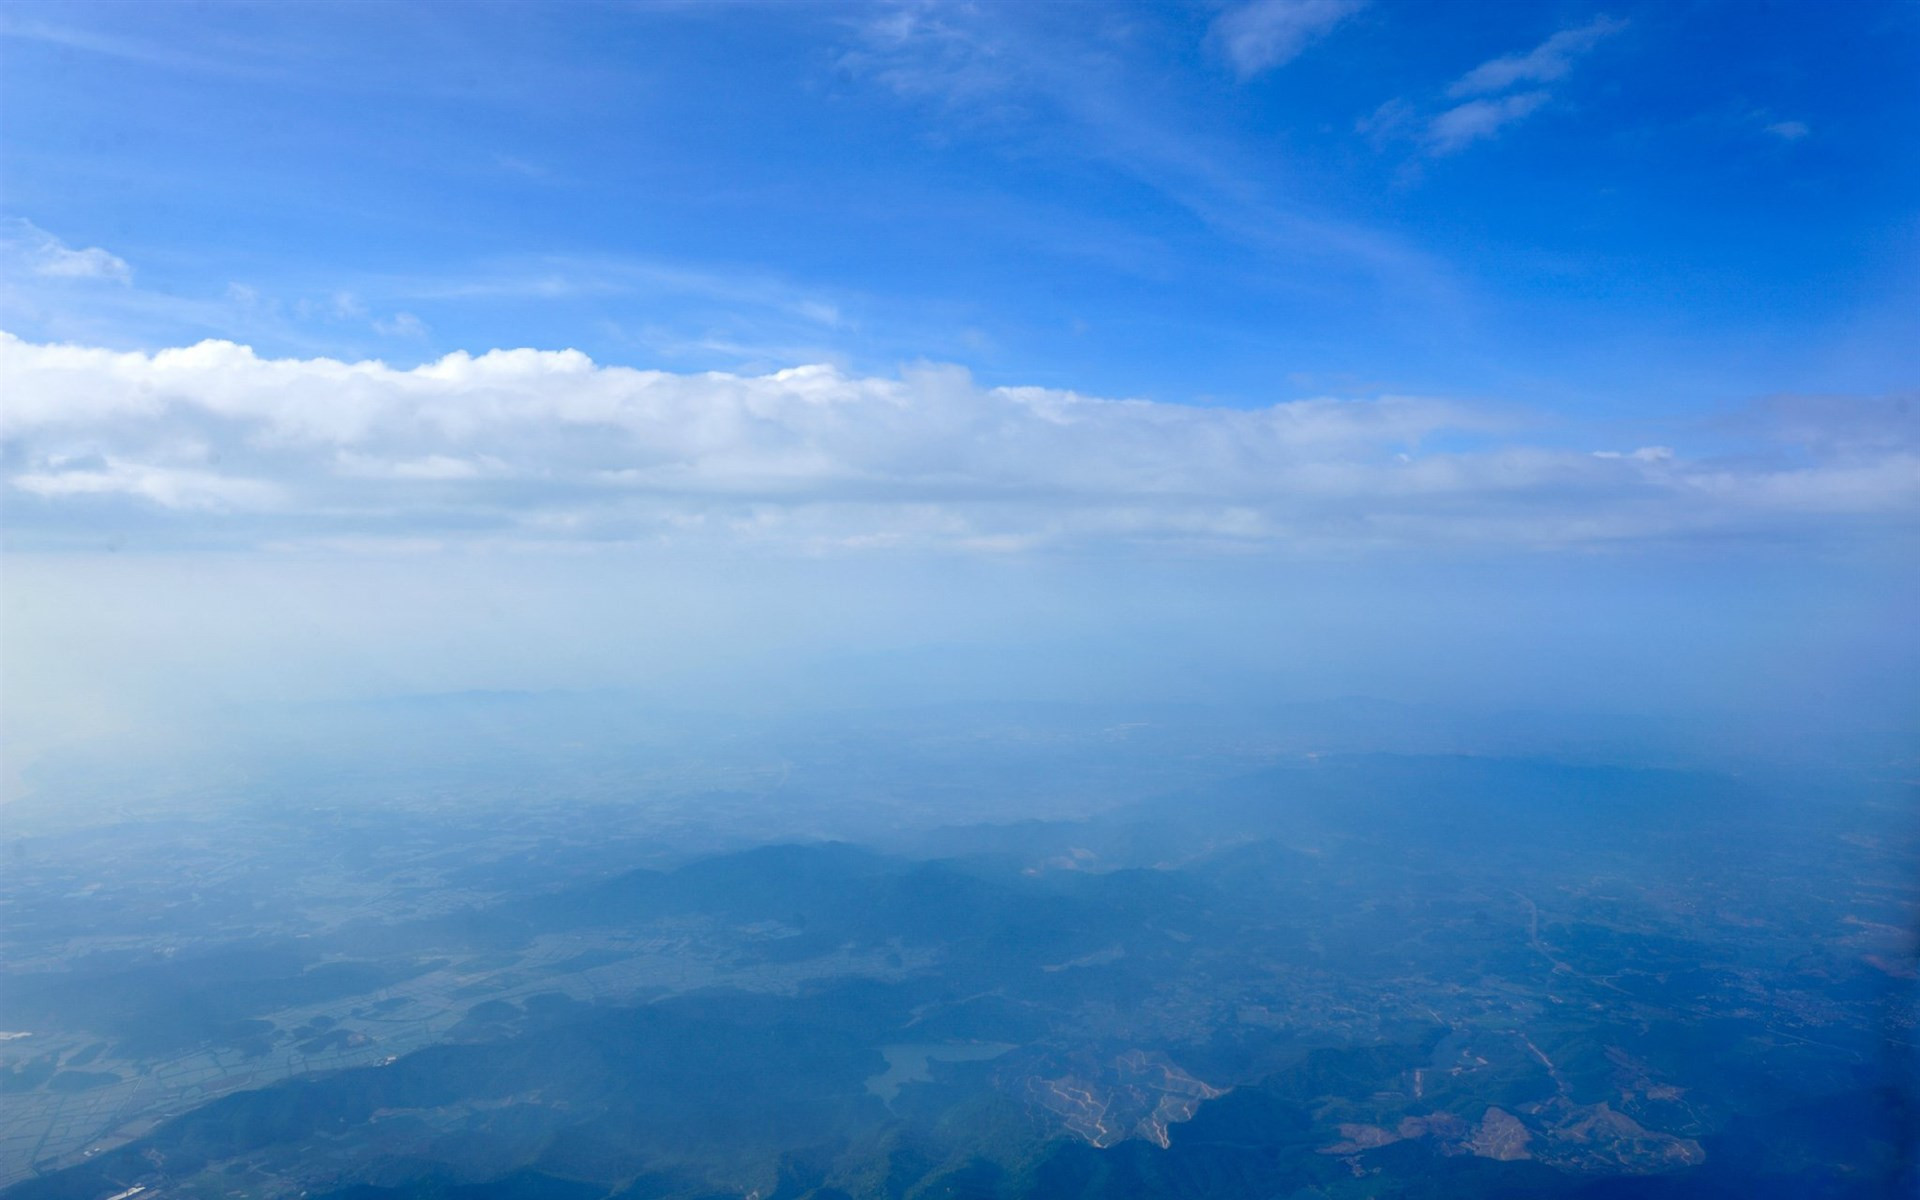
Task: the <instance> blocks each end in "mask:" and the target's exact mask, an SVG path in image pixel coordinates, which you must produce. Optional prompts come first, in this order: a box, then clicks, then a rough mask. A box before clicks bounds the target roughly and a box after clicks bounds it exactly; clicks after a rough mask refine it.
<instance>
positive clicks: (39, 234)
mask: <svg viewBox="0 0 1920 1200" xmlns="http://www.w3.org/2000/svg"><path fill="white" fill-rule="evenodd" d="M0 261H3V262H4V263H5V265H6V268H7V269H8V270H10V271H13V272H18V273H21V274H26V275H36V276H39V277H41V278H43V279H83V280H84V279H97V280H105V281H106V282H109V283H119V284H127V283H132V282H133V268H132V267H129V266H128V265H127V263H126V260H125V259H123V258H120V257H119V256H117V255H114V254H110V253H108V252H107V251H105V250H102V249H101V248H100V247H98V246H85V247H81V248H78V249H76V248H74V247H72V246H69V245H67V243H65V242H64V241H62V240H60V239H59V238H58V237H56V236H54V235H53V234H51V233H48V232H47V231H46V230H44V229H42V228H40V227H39V226H38V225H35V224H34V223H33V222H32V221H28V220H25V219H24V218H20V217H13V218H10V219H8V220H6V221H5V222H0Z"/></svg>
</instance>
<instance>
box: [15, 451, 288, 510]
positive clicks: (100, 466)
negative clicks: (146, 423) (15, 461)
mask: <svg viewBox="0 0 1920 1200" xmlns="http://www.w3.org/2000/svg"><path fill="white" fill-rule="evenodd" d="M9 482H11V483H12V484H13V486H14V487H16V488H19V489H20V490H21V491H23V492H27V493H30V494H32V495H36V496H46V497H53V498H58V497H74V496H135V497H138V498H140V499H143V500H148V501H151V502H152V503H154V504H157V505H159V506H161V507H162V508H175V509H211V510H234V509H253V510H258V509H264V508H268V507H271V506H272V505H273V504H274V502H275V501H276V500H277V498H278V495H279V492H278V489H277V488H275V487H274V486H273V485H272V484H270V483H265V482H262V481H259V480H254V479H244V478H239V477H236V476H232V475H222V474H216V473H215V472H212V471H206V470H196V469H193V468H185V467H173V466H166V465H162V464H158V463H141V462H128V461H126V460H124V459H120V458H116V457H114V456H112V455H108V456H106V457H104V458H103V459H101V460H100V461H99V462H97V463H90V464H88V465H85V466H69V465H67V464H64V463H58V462H56V463H50V464H46V465H44V466H42V467H41V468H39V469H35V470H29V471H23V472H21V473H19V474H17V475H15V476H14V477H13V478H12V479H11V480H10V481H9Z"/></svg>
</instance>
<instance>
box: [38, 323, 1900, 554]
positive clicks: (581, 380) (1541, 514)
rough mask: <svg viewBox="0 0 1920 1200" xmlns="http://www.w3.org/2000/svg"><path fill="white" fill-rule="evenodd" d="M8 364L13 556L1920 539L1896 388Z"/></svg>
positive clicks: (100, 355)
mask: <svg viewBox="0 0 1920 1200" xmlns="http://www.w3.org/2000/svg"><path fill="white" fill-rule="evenodd" d="M0 378H4V379H5V380H6V383H7V392H6V400H5V402H4V407H0V470H4V476H5V495H6V505H7V520H6V528H7V536H8V538H9V540H10V541H11V542H13V543H14V544H15V545H31V544H40V545H59V544H80V545H85V544H90V541H89V539H91V540H92V541H97V540H98V539H99V538H100V537H101V536H102V533H103V531H113V530H124V529H127V528H137V529H138V530H139V531H140V533H139V536H140V537H142V538H143V539H147V541H148V542H149V543H150V544H154V545H158V546H165V545H169V544H200V545H204V544H207V543H209V542H225V543H240V544H249V545H294V544H329V543H348V544H358V545H370V544H378V543H381V542H386V543H391V544H394V545H405V546H416V545H421V544H435V543H439V544H445V543H451V542H468V541H487V542H495V543H525V542H540V543H561V544H567V545H574V546H586V545H592V544H599V543H608V542H665V543H677V544H708V543H715V542H724V543H743V542H744V543H751V544H755V545H765V546H773V547H779V548H783V549H793V550H798V551H803V552H818V551H829V550H873V549H879V548H886V547H900V546H908V547H914V546H919V547H936V548H939V547H944V548H952V549H962V550H974V551H1001V552H1005V551H1019V550H1027V549H1033V548H1039V547H1047V546H1062V545H1083V544H1088V543H1098V542H1113V541H1124V542H1132V543H1138V542H1143V541H1144V542H1161V543H1167V542H1171V543H1177V544H1181V545H1191V546H1196V547H1214V548H1218V547H1228V548H1242V549H1246V548H1253V549H1263V548H1265V549H1294V550H1302V549H1304V550H1328V549H1331V550H1364V549H1367V548H1382V547H1408V546H1419V547H1432V546H1437V545H1447V544H1453V545H1469V546H1486V545H1494V546H1499V547H1506V548H1519V547H1524V548H1575V547H1592V546H1596V545H1609V544H1611V545H1618V544H1623V543H1624V544H1632V543H1639V542H1645V541H1649V540H1658V539H1672V538H1689V537H1733V536H1738V537H1745V538H1753V537H1789V536H1790V537H1796V538H1800V537H1806V536H1829V535H1831V536H1869V537H1881V538H1886V537H1894V538H1904V537H1907V536H1908V535H1909V534H1910V533H1911V530H1912V526H1913V517H1914V514H1915V513H1916V512H1920V434H1917V433H1916V426H1917V425H1920V419H1917V410H1916V406H1915V405H1913V404H1911V403H1909V402H1906V401H1902V400H1897V399H1896V400H1849V401H1847V402H1845V403H1841V402H1838V401H1834V402H1825V401H1820V400H1812V399H1803V400H1800V401H1794V402H1779V403H1775V404H1773V405H1770V406H1767V407H1764V408H1757V409H1755V410H1754V411H1753V412H1752V413H1749V414H1747V415H1746V417H1744V418H1743V420H1742V422H1736V423H1734V424H1733V425H1731V426H1729V427H1728V430H1730V432H1729V431H1727V430H1723V431H1722V432H1721V433H1720V434H1718V435H1714V436H1715V439H1716V442H1717V445H1716V446H1715V447H1714V448H1713V451H1712V452H1701V451H1699V450H1689V449H1687V448H1685V447H1682V448H1680V449H1671V448H1668V447H1665V446H1657V447H1656V446H1635V445H1632V444H1628V445H1624V446H1608V445H1592V446H1569V445H1566V444H1564V439H1560V441H1559V443H1557V444H1548V443H1544V442H1542V441H1541V440H1539V439H1538V438H1536V439H1534V440H1529V439H1528V438H1526V437H1524V436H1521V432H1523V431H1525V430H1527V429H1530V428H1535V429H1537V428H1540V427H1541V426H1540V425H1539V423H1538V422H1534V421H1530V420H1529V419H1527V418H1526V417H1525V416H1524V414H1516V413H1513V412H1502V411H1496V410H1492V409H1488V408H1483V407H1476V406H1470V405H1463V404H1458V403H1454V402H1450V401H1446V400H1441V399H1432V398H1422V397H1408V396H1382V397H1378V398H1373V399H1365V400H1341V399H1313V400H1299V401H1290V402H1287V403H1280V404H1274V405H1271V406H1267V407H1263V408H1254V409H1226V408H1203V407H1196V406H1189V405H1179V404H1167V403H1155V402H1149V401H1139V400H1108V399H1099V398H1093V397H1088V396H1083V395H1078V394H1075V393H1072V392H1065V391H1057V390H1049V389H1042V388H1024V387H1000V388H990V387H982V386H980V385H978V384H977V383H976V382H974V381H973V380H972V379H971V378H970V377H969V376H968V374H967V373H966V372H965V371H963V370H960V369H958V368H954V367H940V366H923V367H916V368H912V369H910V370H907V371H905V372H903V373H902V374H901V375H899V376H898V377H892V378H886V377H863V376H858V375H853V374H848V373H845V372H842V371H840V370H837V369H835V368H832V367H826V366H805V367H797V368H793V369H790V370H784V371H778V372H774V373H771V374H766V375H731V374H720V373H707V374H674V373H668V372H663V371H654V370H637V369H632V368H627V367H616V366H603V365H599V364H596V363H594V362H593V361H592V360H590V359H589V358H587V356H585V355H583V354H580V353H578V352H577V351H570V350H569V351H557V352H555V351H538V350H496V351H492V352H490V353H486V354H482V355H479V356H472V355H468V354H464V353H459V354H452V355H449V356H447V357H445V358H442V359H440V360H438V361H435V362H430V363H427V364H424V365H422V366H419V367H416V368H413V369H398V368H395V367H391V366H388V365H385V364H383V363H380V362H374V361H365V362H341V361H336V360H332V359H326V358H311V359H278V360H270V359H264V358H261V357H259V356H258V355H256V354H255V353H254V352H253V351H252V350H250V349H248V348H247V347H245V346H241V345H236V344H234V343H231V342H223V341H206V342H201V343H200V344H198V345H194V346H189V347H185V348H179V349H169V350H162V351H159V352H157V353H151V354H147V353H123V352H116V351H111V350H106V349H98V348H90V347H84V346H67V345H38V344H32V343H28V342H25V341H22V340H20V339H18V338H14V337H11V336H6V335H0Z"/></svg>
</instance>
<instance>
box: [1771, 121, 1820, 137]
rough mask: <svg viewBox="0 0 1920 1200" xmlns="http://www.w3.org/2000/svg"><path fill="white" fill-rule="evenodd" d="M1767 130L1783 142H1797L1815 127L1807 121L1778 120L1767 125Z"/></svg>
mask: <svg viewBox="0 0 1920 1200" xmlns="http://www.w3.org/2000/svg"><path fill="white" fill-rule="evenodd" d="M1767 132H1768V133H1770V134H1772V135H1773V136H1775V137H1777V138H1779V139H1780V140H1781V141H1783V142H1797V141H1799V140H1800V139H1801V138H1804V137H1806V136H1807V135H1808V134H1810V133H1812V132H1813V129H1812V128H1811V127H1810V126H1808V124H1807V123H1806V122H1805V121H1776V122H1774V123H1773V124H1771V125H1769V126H1767Z"/></svg>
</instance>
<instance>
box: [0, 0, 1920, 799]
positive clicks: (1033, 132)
mask: <svg viewBox="0 0 1920 1200" xmlns="http://www.w3.org/2000/svg"><path fill="white" fill-rule="evenodd" d="M1917 62H1920V7H1916V6H1915V5H1914V4H1912V3H1909V2H1900V0H1886V2H1880V0H1859V2H1857V3H1850V4H1846V5H1832V4H1814V3H1804V4H1797V3H1760V2H1758V0H1742V2H1738V3H1709V2H1697V3H1671V2H1668V3H1658V4H1635V3H1609V4H1604V5H1598V6H1596V5H1590V4H1571V3H1558V2H1547V3H1539V4H1526V5H1522V4H1499V3H1488V4H1474V5H1469V4H1454V5H1436V4H1427V3H1392V2H1389V0H1373V2H1371V3H1369V2H1366V0H1250V2H1241V3H1206V2H1199V0H1195V2H1192V3H1171V2H1170V3H1158V4H1124V3H1112V4H1097V5H1096V4H1067V3H1061V4H987V3H938V2H922V3H870V4H806V3H782V4H753V3H724V2H712V3H697V2H662V3H654V4H633V5H616V4H607V5H590V4H568V5H525V4H501V5H485V4H473V5H463V6H459V7H451V6H443V5H337V4H336V5H303V4H297V3H280V4H271V5H262V4H192V5H186V4H172V3H164V2H162V3H148V4H142V5H130V4H87V3H77V2H76V3H60V4H35V3H30V2H16V3H12V4H9V5H8V6H6V7H5V8H4V9H0V331H3V334H0V388H4V391H5V399H4V401H0V480H3V481H0V505H4V507H0V548H3V552H4V562H3V563H0V565H4V568H5V570H4V574H3V575H0V597H3V598H4V601H5V603H4V607H0V622H3V623H4V624H3V626H0V629H3V631H4V634H5V641H4V644H0V649H4V651H5V666H4V670H5V676H6V685H7V686H6V688H5V690H4V693H0V722H4V723H5V725H6V727H7V729H8V730H9V731H10V733H11V736H12V738H13V740H14V741H15V744H16V745H25V746H29V747H33V748H34V749H32V750H31V751H29V752H16V754H15V760H16V767H15V768H14V769H15V770H16V771H17V763H18V761H19V758H20V755H21V753H27V754H28V755H29V756H31V755H32V754H38V753H41V752H42V750H43V749H44V748H45V747H50V746H54V745H66V744H73V743H74V742H75V741H76V739H80V740H84V739H85V738H86V737H90V736H93V735H95V734H98V733H101V731H105V730H112V729H125V728H129V727H157V726H156V725H155V723H156V722H157V721H159V719H160V715H161V714H177V713H178V712H179V711H183V710H185V709H191V708H194V707H195V706H196V705H202V704H206V705H218V704H225V705H228V706H234V705H239V706H246V705H250V704H255V703H264V702H270V701H271V702H278V701H288V702H295V701H299V700H302V699H304V698H310V697H312V696H315V695H321V694H325V695H337V696H371V695H379V694H387V693H393V692H434V691H441V690H452V689H462V688H498V687H534V688H553V689H566V688H573V687H613V688H627V689H636V688H637V689H642V690H646V689H651V693H650V694H655V695H673V696H681V697H686V696H695V695H698V696H703V697H706V698H707V699H708V700H710V701H711V702H713V703H717V704H722V705H725V704H731V703H737V702H739V700H740V698H741V697H742V696H743V695H747V694H756V695H758V694H765V693H768V692H769V691H777V692H780V693H781V694H783V695H790V696H792V697H794V702H795V703H805V702H806V700H805V697H806V696H808V695H809V694H811V693H810V691H809V689H810V688H813V687H815V686H817V685H818V684H819V682H820V680H821V679H823V678H827V677H831V678H833V679H835V680H836V681H837V682H838V683H839V684H845V682H846V680H847V678H848V672H847V670H846V669H844V667H838V666H836V667H829V666H825V665H823V664H827V663H838V664H844V663H847V662H853V661H858V662H861V663H865V664H868V665H867V666H865V667H862V668H861V670H860V671H859V672H854V673H853V674H854V677H856V678H867V677H869V676H871V677H872V678H874V679H879V678H880V677H881V676H883V675H884V676H885V677H886V678H887V679H889V680H891V681H892V682H889V683H888V684H887V685H886V687H884V688H882V687H880V686H879V685H878V684H877V683H876V684H875V687H874V688H873V689H869V692H868V693H865V694H867V696H868V698H869V699H872V700H875V701H876V702H878V701H879V700H881V699H883V698H884V700H885V702H888V703H893V702H900V698H901V696H902V695H903V694H904V695H907V696H916V695H921V696H936V697H937V696H939V695H943V694H945V693H946V692H947V691H952V690H955V689H960V690H971V691H980V692H982V693H994V694H1004V695H1005V696H1007V697H1008V698H1011V697H1014V696H1018V695H1029V694H1034V693H1035V692H1037V691H1044V692H1047V693H1048V694H1054V693H1059V694H1062V695H1066V696H1070V697H1080V696H1091V695H1101V696H1106V695H1113V694H1124V695H1155V694H1162V693H1165V692H1167V691H1169V690H1174V691H1180V690H1184V692H1185V693H1190V694H1193V695H1197V696H1206V695H1209V694H1215V693H1217V694H1218V695H1219V696H1222V697H1232V698H1235V699H1246V698H1248V697H1257V696H1264V695H1266V694H1268V693H1270V692H1271V693H1274V694H1279V693H1282V692H1284V693H1285V694H1287V695H1288V696H1290V697H1296V698H1297V697H1312V696H1316V695H1345V694H1349V693H1356V692H1365V693H1367V694H1372V695H1387V696H1394V697H1400V698H1415V699H1419V700H1422V701H1424V702H1445V701H1446V700H1447V699H1448V698H1453V699H1455V700H1457V701H1459V702H1460V703H1467V702H1469V700H1470V701H1471V702H1472V703H1484V704H1488V705H1498V704H1507V705H1513V704H1527V705H1545V704H1548V703H1561V704H1565V705H1568V706H1569V707H1571V708H1583V707H1584V708H1591V707H1605V708H1608V709H1611V710H1623V709H1624V710H1636V709H1646V710H1648V711H1656V710H1657V711H1662V712H1666V711H1669V710H1678V711H1685V712H1693V713H1700V712H1706V711H1708V710H1712V711H1716V712H1717V711H1722V710H1726V709H1729V708H1734V709H1744V708H1751V707H1754V706H1756V705H1759V706H1762V707H1767V708H1769V709H1770V711H1772V712H1773V714H1774V719H1775V720H1776V722H1779V721H1790V722H1800V723H1804V722H1805V721H1807V720H1810V719H1813V717H1814V716H1816V715H1817V716H1818V718H1819V719H1820V720H1821V721H1823V722H1825V723H1828V724H1835V725H1847V724H1857V723H1860V722H1873V721H1877V722H1882V723H1884V722H1888V721H1892V722H1893V723H1894V724H1895V725H1900V723H1901V722H1908V723H1909V725H1910V724H1911V723H1912V722H1913V719H1914V718H1915V716H1916V705H1915V697H1914V695H1913V688H1912V686H1911V684H1910V683H1908V682H1907V681H1908V680H1910V679H1911V678H1913V677H1914V671H1915V670H1916V669H1920V648H1916V645H1915V635H1914V634H1913V631H1912V629H1911V628H1910V626H1911V625H1912V622H1911V620H1910V618H1909V617H1908V616H1907V614H1908V613H1910V611H1911V609H1912V603H1913V601H1914V600H1915V598H1916V597H1915V588H1914V582H1915V575H1916V570H1915V561H1916V557H1917V556H1916V549H1920V544H1917V543H1916V538H1915V524H1916V521H1915V518H1916V514H1920V415H1917V411H1916V396H1917V395H1920V220H1917V219H1916V218H1917V217H1920V154H1916V153H1915V151H1914V149H1913V148H1914V147H1915V146H1916V145H1920V71H1916V70H1915V69H1914V67H1915V65H1916V63H1917ZM956 647H958V648H959V649H958V650H956ZM956 654H957V655H958V657H959V659H961V660H968V661H973V662H976V663H979V662H996V663H1004V664H1005V666H1004V669H1000V670H998V673H997V674H996V673H994V672H988V678H987V680H986V681H985V682H980V681H979V680H978V679H976V678H975V676H977V675H978V674H979V672H977V671H976V672H973V673H971V674H969V673H968V672H965V671H957V670H956V669H955V668H954V667H953V663H954V662H955V661H956V657H955V656H956ZM914 655H920V656H922V658H920V659H914V658H913V656H914ZM901 656H906V658H907V659H911V660H912V661H925V662H928V663H940V664H945V665H943V666H936V667H929V668H927V669H926V670H925V671H917V672H916V671H906V672H902V671H901V670H900V669H899V668H897V667H893V668H888V670H887V671H877V670H876V669H875V668H873V667H872V664H873V663H874V662H875V661H877V660H878V658H887V659H889V660H890V661H894V662H896V663H897V662H899V661H903V659H902V658H901ZM928 656H930V657H928ZM903 675H904V676H905V677H911V678H913V679H915V680H916V681H917V682H916V683H915V684H914V685H913V686H906V687H903V685H902V684H901V683H900V680H901V678H902V677H903ZM962 676H966V677H967V678H968V679H969V680H972V682H968V683H966V684H965V686H964V688H962V687H961V685H960V684H959V683H957V682H956V681H957V680H959V679H960V678H961V677H962ZM776 680H777V681H780V682H778V683H777V684H776V682H775V681H776ZM721 681H724V682H721ZM943 689H944V690H943ZM835 694H836V697H838V698H840V699H858V698H859V697H860V696H861V695H862V694H863V693H862V691H861V689H860V688H859V687H844V686H843V687H839V688H838V690H837V691H836V692H835ZM169 728H172V726H169ZM181 736H186V735H184V734H182V735H181Z"/></svg>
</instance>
